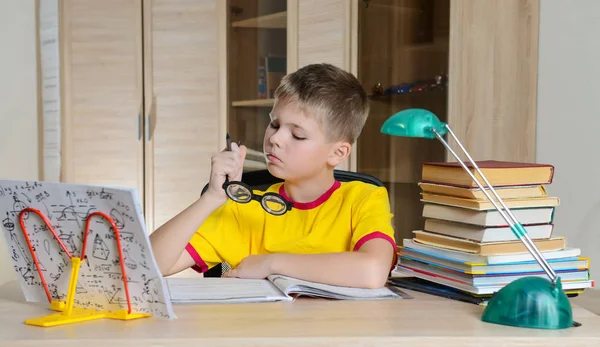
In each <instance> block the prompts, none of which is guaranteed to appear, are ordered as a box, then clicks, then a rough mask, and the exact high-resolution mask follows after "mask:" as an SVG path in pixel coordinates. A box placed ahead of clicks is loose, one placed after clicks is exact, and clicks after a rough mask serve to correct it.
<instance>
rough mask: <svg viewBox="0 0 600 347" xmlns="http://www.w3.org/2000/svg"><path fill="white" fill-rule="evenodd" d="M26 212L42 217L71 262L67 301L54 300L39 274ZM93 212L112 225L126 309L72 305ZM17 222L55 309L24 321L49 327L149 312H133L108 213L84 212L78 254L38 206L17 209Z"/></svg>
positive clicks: (43, 280) (111, 221)
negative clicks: (71, 250)
mask: <svg viewBox="0 0 600 347" xmlns="http://www.w3.org/2000/svg"><path fill="white" fill-rule="evenodd" d="M28 212H33V213H35V214H37V215H38V216H39V217H40V218H42V219H43V220H44V223H45V224H46V226H47V227H48V229H49V230H50V232H51V233H52V235H53V236H54V239H55V240H56V241H57V242H58V244H59V245H60V247H61V248H62V250H63V251H64V252H65V253H66V254H67V255H68V257H69V258H70V259H71V264H72V267H71V277H70V279H69V288H68V290H67V297H66V301H58V300H53V299H52V296H51V295H50V291H49V289H48V285H47V283H46V280H45V279H44V275H43V274H42V271H41V267H40V263H39V261H38V258H37V256H36V254H35V250H34V248H33V247H32V245H31V240H30V239H29V236H28V235H27V231H26V228H25V223H24V222H23V215H24V214H25V213H28ZM94 215H97V216H100V217H103V218H104V219H106V220H107V221H108V222H109V223H110V224H111V226H112V229H113V230H114V232H115V236H116V241H117V248H118V250H119V260H120V264H121V273H122V275H123V285H124V287H125V295H126V297H127V310H117V311H114V312H107V311H100V310H95V309H89V308H82V307H74V302H75V293H76V289H77V280H78V277H79V269H80V267H81V261H82V260H83V259H85V249H86V245H87V237H88V234H89V225H90V220H91V218H92V216H94ZM19 224H20V225H21V230H22V231H23V235H24V236H25V240H26V241H27V246H28V247H29V251H30V252H31V256H32V257H33V262H34V263H35V266H36V269H37V272H38V274H39V276H40V279H41V282H42V285H43V286H44V291H45V292H46V296H47V297H48V301H49V302H50V309H51V310H54V311H58V312H57V313H52V314H49V315H45V316H41V317H35V318H31V319H27V320H25V324H28V325H34V326H41V327H51V326H56V325H63V324H71V323H78V322H83V321H89V320H94V319H101V318H108V319H119V320H130V319H137V318H144V317H149V316H150V314H147V313H134V312H132V310H131V298H130V297H129V289H128V286H127V274H126V271H125V265H124V261H123V250H122V248H121V241H120V236H119V230H118V228H117V226H116V224H115V222H114V221H113V219H112V218H111V217H109V216H108V215H106V214H105V213H102V212H99V211H95V212H92V213H90V214H89V215H88V216H87V219H86V223H85V230H84V235H83V246H82V249H81V256H80V257H75V256H73V255H71V254H70V253H69V251H68V250H67V248H66V247H65V245H64V243H63V242H62V241H61V240H60V239H59V238H58V236H57V235H56V231H55V230H54V228H53V227H52V225H51V223H50V222H49V221H48V219H47V218H46V216H44V215H43V214H42V213H41V212H40V211H39V210H37V209H34V208H31V207H27V208H24V209H23V210H22V211H21V212H20V213H19Z"/></svg>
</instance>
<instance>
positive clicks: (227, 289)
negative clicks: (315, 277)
mask: <svg viewBox="0 0 600 347" xmlns="http://www.w3.org/2000/svg"><path fill="white" fill-rule="evenodd" d="M167 287H168V291H169V294H170V297H171V302H172V303H174V304H178V303H217V302H219V303H222V302H232V303H234V302H269V301H292V300H294V298H295V297H297V296H311V297H320V298H327V299H339V300H383V299H402V298H405V299H408V298H410V296H409V295H408V294H406V293H404V292H402V291H400V290H398V289H397V288H394V287H391V288H388V287H383V288H378V289H362V288H350V287H339V286H332V285H327V284H321V283H314V282H308V281H303V280H299V279H296V278H291V277H286V276H281V275H272V276H269V277H268V278H267V279H241V278H177V277H174V278H167Z"/></svg>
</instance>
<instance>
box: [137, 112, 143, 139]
mask: <svg viewBox="0 0 600 347" xmlns="http://www.w3.org/2000/svg"><path fill="white" fill-rule="evenodd" d="M142 117H143V116H142V113H141V112H139V113H138V117H137V128H138V136H137V138H138V141H139V140H141V139H142Z"/></svg>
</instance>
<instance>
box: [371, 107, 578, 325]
mask: <svg viewBox="0 0 600 347" xmlns="http://www.w3.org/2000/svg"><path fill="white" fill-rule="evenodd" d="M381 132H382V133H384V134H387V135H392V136H402V137H417V138H426V139H434V138H437V139H438V140H440V141H441V142H442V144H443V145H444V146H445V147H446V148H447V149H448V151H450V153H452V155H453V156H454V158H456V160H457V161H458V163H460V165H461V166H462V168H463V169H464V170H465V171H466V172H467V173H468V174H469V176H470V177H471V179H473V181H475V182H476V183H477V186H478V187H479V189H481V191H482V192H483V193H484V194H485V196H486V197H487V198H488V200H489V201H490V202H491V203H492V204H493V205H494V207H495V208H496V210H498V212H499V213H500V214H501V215H502V217H503V218H504V220H506V222H507V223H508V225H509V226H510V229H511V230H512V231H513V233H514V234H515V235H516V236H517V237H518V238H519V240H520V241H521V242H523V244H524V245H525V247H526V248H527V250H528V251H529V253H531V255H532V256H533V257H534V258H535V260H537V262H538V263H539V264H540V266H541V267H542V269H544V271H545V272H546V274H547V275H548V277H549V280H548V279H546V278H541V277H534V276H528V277H523V278H520V279H517V280H515V281H513V282H511V283H509V284H507V285H506V286H504V287H503V288H502V289H501V290H499V291H498V292H497V293H496V294H495V295H494V296H493V297H492V298H491V299H490V301H489V303H488V305H487V307H486V308H485V310H484V312H483V315H482V320H483V321H484V322H488V323H495V324H502V325H510V326H516V327H523V328H538V329H564V328H568V327H572V326H573V325H574V322H573V312H572V309H571V304H570V302H569V299H568V297H567V295H566V294H565V293H564V291H563V290H562V284H561V281H560V277H558V276H557V275H556V273H555V272H554V270H553V269H552V268H551V267H550V265H549V264H548V262H547V261H546V259H544V257H543V256H542V254H541V253H540V251H539V250H538V249H537V247H536V246H535V244H534V243H533V242H532V241H531V238H530V237H529V235H528V234H527V231H526V230H525V228H524V227H523V225H521V223H519V222H518V221H517V219H516V218H515V216H514V215H513V214H512V212H511V211H510V209H509V208H508V207H506V205H505V204H504V201H503V200H502V199H501V198H500V196H498V193H496V190H495V189H494V187H492V185H491V184H490V182H489V181H488V180H487V178H486V177H485V176H484V175H483V173H482V172H481V170H480V169H479V167H478V166H477V164H476V163H475V161H474V160H473V159H472V158H471V156H470V155H469V153H468V152H467V150H466V149H465V148H464V147H463V145H462V144H461V143H460V141H459V140H458V139H457V138H456V136H455V135H454V133H453V132H452V130H451V129H450V126H448V124H446V123H444V122H441V121H440V120H439V119H438V117H437V116H436V115H435V114H433V113H431V112H429V111H427V110H424V109H418V108H413V109H407V110H404V111H400V112H398V113H396V114H394V115H392V116H391V117H390V118H388V119H387V120H386V121H385V122H384V124H383V126H382V127H381ZM446 134H449V135H450V136H451V137H452V138H453V139H454V140H455V141H456V143H457V144H458V146H459V147H460V149H461V150H462V151H463V152H464V154H465V156H466V157H467V158H468V159H469V162H470V163H471V165H472V167H473V168H474V169H475V171H476V172H477V173H478V174H479V176H480V177H481V178H482V179H483V180H484V181H485V184H486V185H487V187H489V190H490V191H491V192H492V193H493V194H494V196H495V197H496V200H497V201H495V200H494V199H492V198H491V197H490V195H489V193H488V191H487V190H486V189H484V187H483V185H482V184H481V183H480V182H479V180H478V179H477V178H476V177H475V175H474V174H473V172H471V170H469V168H468V167H467V165H466V164H465V163H464V162H463V161H461V159H460V158H459V157H458V155H457V154H456V152H455V151H454V150H453V149H452V148H451V147H450V146H449V145H448V143H447V142H446V140H444V138H443V136H444V135H446ZM498 203H500V205H502V207H500V206H498Z"/></svg>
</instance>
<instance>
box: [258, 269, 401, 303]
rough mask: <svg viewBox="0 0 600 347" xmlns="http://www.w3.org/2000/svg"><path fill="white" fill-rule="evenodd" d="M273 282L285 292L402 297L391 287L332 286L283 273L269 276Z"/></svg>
mask: <svg viewBox="0 0 600 347" xmlns="http://www.w3.org/2000/svg"><path fill="white" fill-rule="evenodd" d="M269 280H270V281H271V282H273V284H275V285H276V286H277V288H279V289H280V290H281V291H283V292H284V293H286V294H288V295H291V294H301V295H302V294H304V295H313V296H319V297H324V298H332V299H345V300H352V299H354V300H356V299H401V298H402V296H401V295H399V294H397V293H395V292H394V291H392V290H390V289H389V288H386V287H383V288H377V289H364V288H352V287H341V286H332V285H328V284H322V283H315V282H309V281H304V280H300V279H297V278H291V277H287V276H281V275H272V276H269Z"/></svg>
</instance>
